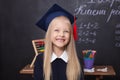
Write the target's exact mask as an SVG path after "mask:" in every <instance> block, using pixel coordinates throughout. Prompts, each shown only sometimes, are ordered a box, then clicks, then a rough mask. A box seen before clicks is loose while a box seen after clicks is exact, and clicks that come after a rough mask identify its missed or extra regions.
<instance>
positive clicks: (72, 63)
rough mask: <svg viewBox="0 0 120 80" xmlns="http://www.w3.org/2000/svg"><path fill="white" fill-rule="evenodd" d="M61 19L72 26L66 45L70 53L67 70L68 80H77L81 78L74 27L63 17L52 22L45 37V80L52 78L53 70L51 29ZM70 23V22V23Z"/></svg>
mask: <svg viewBox="0 0 120 80" xmlns="http://www.w3.org/2000/svg"><path fill="white" fill-rule="evenodd" d="M60 17H62V18H65V19H64V20H65V21H66V22H67V24H69V25H70V30H71V34H70V40H69V43H68V44H67V45H66V51H67V53H68V59H69V60H68V63H67V70H66V76H67V80H77V79H79V78H80V72H81V68H80V63H79V60H78V58H77V53H76V48H75V43H74V38H73V34H72V33H73V31H72V25H71V23H70V21H69V20H68V19H67V18H66V17H63V16H59V17H56V18H54V19H53V20H52V22H51V23H50V24H49V26H48V27H49V28H48V30H47V33H46V36H45V52H44V65H43V67H44V68H43V71H44V78H45V80H50V79H51V76H52V70H51V62H50V60H51V55H52V42H51V40H50V36H51V27H52V24H53V23H54V21H55V20H57V19H59V18H60ZM68 21H69V22H68Z"/></svg>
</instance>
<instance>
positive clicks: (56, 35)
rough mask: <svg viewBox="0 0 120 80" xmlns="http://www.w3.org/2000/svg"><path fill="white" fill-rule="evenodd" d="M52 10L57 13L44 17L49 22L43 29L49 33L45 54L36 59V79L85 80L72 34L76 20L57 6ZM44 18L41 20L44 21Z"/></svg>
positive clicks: (47, 34)
mask: <svg viewBox="0 0 120 80" xmlns="http://www.w3.org/2000/svg"><path fill="white" fill-rule="evenodd" d="M53 8H54V9H53ZM51 9H53V10H54V11H55V12H54V11H52V12H51V13H50V15H48V14H47V15H45V16H44V18H45V17H46V16H47V18H46V19H45V20H48V21H45V22H44V23H45V25H44V27H42V29H43V28H44V29H43V30H45V31H47V32H46V36H45V52H44V53H41V54H39V55H38V56H37V58H36V61H35V65H34V79H35V80H83V73H82V70H81V65H80V62H79V59H78V57H77V53H76V49H75V44H74V38H73V34H72V33H73V30H72V25H71V24H72V21H73V20H74V19H73V17H71V18H70V17H68V15H70V14H69V13H66V12H65V11H64V10H63V9H62V8H61V7H59V6H58V5H56V4H55V5H54V6H53V7H52V8H51ZM51 9H50V10H49V12H50V11H51ZM56 9H57V12H56ZM56 13H57V14H56ZM70 16H71V15H70ZM44 18H42V19H41V20H42V21H43V19H44ZM41 20H40V21H39V22H38V23H37V24H38V26H41ZM46 24H47V26H46ZM42 26H43V22H42ZM45 27H47V29H46V28H45Z"/></svg>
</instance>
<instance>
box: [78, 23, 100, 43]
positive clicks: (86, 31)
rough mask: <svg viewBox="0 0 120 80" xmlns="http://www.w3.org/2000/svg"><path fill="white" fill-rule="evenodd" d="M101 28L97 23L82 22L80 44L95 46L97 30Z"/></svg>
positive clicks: (79, 33) (79, 28)
mask: <svg viewBox="0 0 120 80" xmlns="http://www.w3.org/2000/svg"><path fill="white" fill-rule="evenodd" d="M99 28H100V27H99V26H98V23H97V22H93V23H92V22H81V23H80V25H79V26H78V36H79V40H78V42H79V43H85V44H89V43H92V44H94V43H95V42H96V38H95V37H96V36H97V30H98V29H99Z"/></svg>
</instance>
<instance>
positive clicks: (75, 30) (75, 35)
mask: <svg viewBox="0 0 120 80" xmlns="http://www.w3.org/2000/svg"><path fill="white" fill-rule="evenodd" d="M73 37H74V40H78V34H77V24H76V16H74V24H73Z"/></svg>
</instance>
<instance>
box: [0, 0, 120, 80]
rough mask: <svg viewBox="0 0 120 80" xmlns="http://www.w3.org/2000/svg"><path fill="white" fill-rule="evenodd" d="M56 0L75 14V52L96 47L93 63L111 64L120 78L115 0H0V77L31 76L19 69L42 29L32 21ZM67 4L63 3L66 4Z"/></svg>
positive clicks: (119, 16) (119, 15)
mask: <svg viewBox="0 0 120 80" xmlns="http://www.w3.org/2000/svg"><path fill="white" fill-rule="evenodd" d="M54 3H57V4H59V5H61V6H62V7H63V8H65V9H67V10H68V11H69V12H70V13H72V14H75V15H76V16H77V28H78V30H77V31H78V36H79V39H78V41H76V49H77V52H78V56H80V57H81V58H82V53H81V52H82V50H84V49H94V50H96V51H97V53H96V56H95V65H112V66H113V67H114V69H115V71H116V73H117V75H116V76H115V77H114V78H107V80H110V79H112V80H119V79H120V62H119V61H120V1H119V0H109V1H108V0H52V1H49V0H34V1H33V0H1V1H0V46H1V48H0V62H1V74H2V75H1V78H0V80H21V79H22V80H25V79H29V80H32V79H33V78H32V77H31V76H29V75H26V76H25V75H20V74H19V71H20V70H21V69H22V68H23V67H24V66H25V65H27V64H30V63H31V61H32V59H33V57H34V55H35V52H34V49H33V46H32V40H34V39H43V38H44V36H45V32H44V31H42V30H41V29H40V28H38V27H37V26H36V25H35V23H36V22H37V21H38V20H39V19H40V18H41V17H42V15H43V14H44V13H45V12H46V11H47V10H48V9H49V8H50V7H51V6H52V5H53V4H54ZM66 4H67V5H66Z"/></svg>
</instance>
